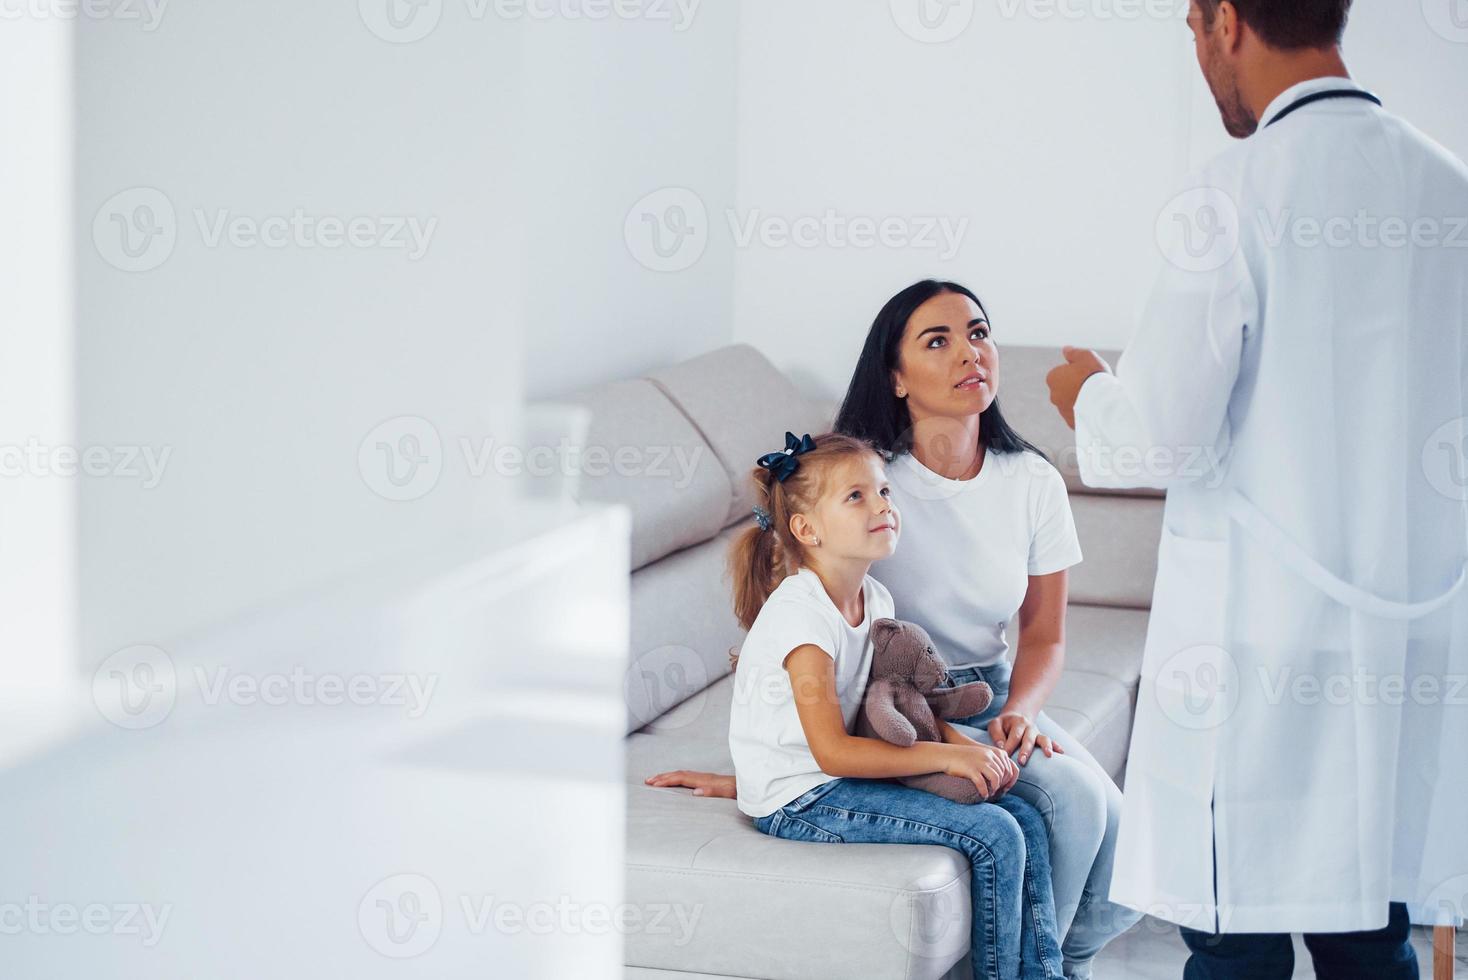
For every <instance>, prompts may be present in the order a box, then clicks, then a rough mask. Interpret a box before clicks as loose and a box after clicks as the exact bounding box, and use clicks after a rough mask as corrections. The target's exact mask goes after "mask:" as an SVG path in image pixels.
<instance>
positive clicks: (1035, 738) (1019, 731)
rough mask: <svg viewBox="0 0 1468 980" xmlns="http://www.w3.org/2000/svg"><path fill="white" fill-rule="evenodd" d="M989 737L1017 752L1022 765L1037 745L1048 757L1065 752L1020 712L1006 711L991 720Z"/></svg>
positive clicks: (995, 742)
mask: <svg viewBox="0 0 1468 980" xmlns="http://www.w3.org/2000/svg"><path fill="white" fill-rule="evenodd" d="M989 737H990V738H992V739H993V740H994V744H995V745H996V746H998V747H999V748H1001V749H1003V750H1004V751H1005V752H1017V753H1018V754H1017V758H1018V759H1019V764H1020V765H1024V764H1025V763H1027V762H1029V761H1030V755H1031V754H1032V753H1033V752H1034V751H1035V749H1036V748H1037V747H1038V748H1039V750H1040V751H1041V752H1044V753H1045V758H1047V759H1048V758H1050V757H1051V756H1052V755H1054V754H1055V753H1057V752H1059V753H1060V754H1061V755H1064V754H1065V749H1063V748H1061V747H1060V745H1059V744H1058V743H1056V742H1054V741H1052V740H1051V738H1050V736H1049V735H1045V734H1043V733H1042V732H1041V731H1040V729H1039V728H1037V727H1035V723H1034V722H1032V721H1031V720H1030V719H1029V718H1028V717H1026V716H1025V715H1022V714H1020V713H1019V712H1006V713H1005V714H1002V715H1000V716H999V717H998V718H995V719H994V720H993V721H991V722H989Z"/></svg>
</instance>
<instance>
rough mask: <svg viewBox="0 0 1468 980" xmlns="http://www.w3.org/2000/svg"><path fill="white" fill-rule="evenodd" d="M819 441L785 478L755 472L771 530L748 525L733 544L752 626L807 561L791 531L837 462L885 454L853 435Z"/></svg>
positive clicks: (733, 570)
mask: <svg viewBox="0 0 1468 980" xmlns="http://www.w3.org/2000/svg"><path fill="white" fill-rule="evenodd" d="M814 441H815V444H816V448H815V449H813V450H810V451H808V452H804V453H801V454H800V455H799V456H798V457H797V458H798V460H799V467H798V468H797V469H796V470H795V472H794V473H792V474H791V475H790V476H789V477H787V478H786V479H785V480H784V481H783V482H782V481H781V480H779V479H777V478H776V476H775V475H774V474H773V473H772V472H770V471H769V470H768V469H766V468H764V467H763V466H756V467H755V468H754V469H753V470H752V471H751V472H750V477H749V478H750V479H751V480H752V481H753V482H754V490H755V504H756V505H757V507H758V508H761V509H763V510H764V512H765V513H766V514H768V515H769V525H770V526H769V530H765V529H764V528H763V527H762V526H761V525H760V524H753V525H751V526H749V527H747V528H745V529H744V530H743V531H740V532H739V534H738V535H736V536H735V538H734V543H733V545H731V546H730V548H729V559H728V563H729V578H730V580H731V582H732V584H733V593H734V616H735V618H736V619H737V620H738V621H739V625H740V626H742V627H743V628H744V629H746V630H747V629H749V628H750V626H752V625H754V619H755V617H756V616H758V615H759V611H760V610H761V609H762V608H764V604H765V602H766V601H768V600H769V598H770V594H771V593H773V592H774V591H775V589H776V588H777V587H778V586H779V585H780V583H781V582H783V581H785V579H786V578H787V577H789V576H791V575H794V574H795V573H796V572H797V571H798V570H799V569H800V566H801V565H802V564H804V561H805V550H804V548H802V547H801V544H800V542H799V541H798V540H797V539H796V537H795V534H794V533H793V532H792V531H791V530H790V518H791V517H792V516H794V515H795V514H800V513H809V512H810V511H811V510H813V509H814V508H815V505H816V503H817V502H818V501H819V500H820V498H821V492H822V490H823V489H824V488H825V479H824V478H825V475H826V474H827V473H828V472H829V471H830V469H831V465H832V464H833V463H836V462H839V461H841V460H845V459H850V458H851V457H853V456H861V455H867V454H870V455H873V456H876V457H877V458H878V459H881V458H882V456H881V454H880V453H878V452H877V450H876V448H875V447H873V446H872V444H871V443H869V442H866V441H864V440H861V439H856V438H853V437H851V436H846V435H841V434H839V433H834V432H830V433H827V434H825V435H823V436H817V437H816V438H815V440H814ZM731 659H733V658H731Z"/></svg>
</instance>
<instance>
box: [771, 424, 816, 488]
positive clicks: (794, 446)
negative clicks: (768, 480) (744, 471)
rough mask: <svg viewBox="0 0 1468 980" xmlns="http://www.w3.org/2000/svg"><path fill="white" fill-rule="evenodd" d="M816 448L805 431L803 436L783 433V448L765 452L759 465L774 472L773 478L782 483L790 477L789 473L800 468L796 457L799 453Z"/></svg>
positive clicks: (814, 442) (813, 441)
mask: <svg viewBox="0 0 1468 980" xmlns="http://www.w3.org/2000/svg"><path fill="white" fill-rule="evenodd" d="M815 448H816V441H815V440H814V439H812V438H811V437H810V433H808V432H807V433H806V434H805V435H804V436H803V437H801V438H799V439H797V438H795V433H793V432H787V433H785V448H784V449H783V450H781V451H780V452H776V453H766V454H765V455H763V456H761V457H760V458H759V460H758V462H759V465H760V466H763V467H764V468H765V469H767V470H769V471H770V472H771V473H773V474H775V479H777V480H779V481H780V482H781V483H784V482H785V481H786V480H788V479H789V478H790V474H792V473H794V472H795V471H796V470H798V469H800V461H799V460H798V459H796V457H797V456H799V455H800V454H801V453H808V452H811V451H812V450H813V449H815Z"/></svg>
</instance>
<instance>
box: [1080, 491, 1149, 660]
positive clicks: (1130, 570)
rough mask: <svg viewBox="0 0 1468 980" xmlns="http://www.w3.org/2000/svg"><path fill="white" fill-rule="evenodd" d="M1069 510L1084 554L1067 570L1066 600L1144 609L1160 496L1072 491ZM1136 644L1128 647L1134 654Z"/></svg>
mask: <svg viewBox="0 0 1468 980" xmlns="http://www.w3.org/2000/svg"><path fill="white" fill-rule="evenodd" d="M1070 510H1071V513H1072V514H1073V515H1074V516H1075V522H1076V534H1077V535H1078V536H1079V537H1080V540H1081V553H1082V554H1083V555H1085V560H1084V561H1082V562H1081V563H1080V564H1079V565H1077V566H1075V567H1074V568H1072V569H1071V571H1070V599H1071V601H1072V602H1081V603H1087V604H1090V605H1097V606H1122V607H1125V608H1129V609H1148V608H1151V606H1152V584H1153V581H1154V580H1155V579H1156V578H1157V546H1158V544H1159V542H1160V541H1161V540H1162V501H1161V500H1154V499H1150V498H1144V497H1121V496H1103V495H1098V494H1091V493H1073V494H1071V496H1070ZM1141 655H1142V648H1141V647H1140V646H1139V647H1137V648H1136V649H1135V650H1133V651H1132V656H1133V657H1135V658H1137V659H1140V658H1141Z"/></svg>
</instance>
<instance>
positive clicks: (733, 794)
mask: <svg viewBox="0 0 1468 980" xmlns="http://www.w3.org/2000/svg"><path fill="white" fill-rule="evenodd" d="M643 782H645V783H647V785H649V786H687V787H689V788H690V789H692V790H693V795H694V796H717V797H720V798H721V799H726V800H735V799H738V798H739V792H738V791H739V786H738V784H737V783H735V781H734V777H733V776H726V775H724V774H723V773H719V772H698V771H696V770H693V769H675V770H673V771H672V772H660V773H658V774H657V775H656V776H648V777H647V778H646V779H644V780H643Z"/></svg>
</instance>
